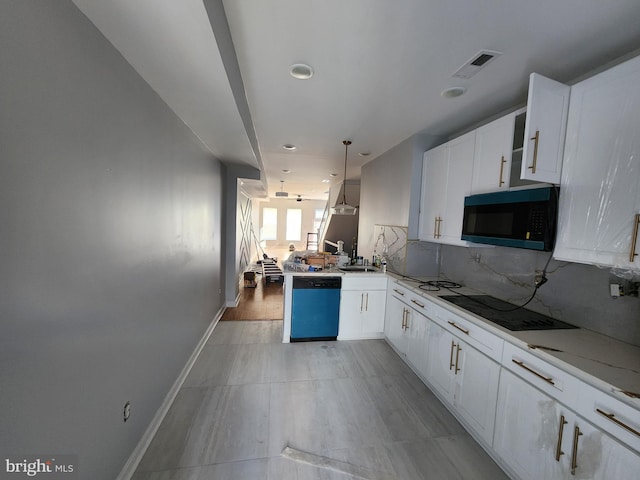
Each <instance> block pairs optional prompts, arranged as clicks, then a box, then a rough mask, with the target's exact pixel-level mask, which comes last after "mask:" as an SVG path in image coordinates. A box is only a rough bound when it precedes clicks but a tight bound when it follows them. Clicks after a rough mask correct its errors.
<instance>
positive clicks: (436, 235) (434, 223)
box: [433, 217, 440, 238]
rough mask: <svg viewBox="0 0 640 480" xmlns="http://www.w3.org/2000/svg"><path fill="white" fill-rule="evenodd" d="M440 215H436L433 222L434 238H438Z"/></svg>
mask: <svg viewBox="0 0 640 480" xmlns="http://www.w3.org/2000/svg"><path fill="white" fill-rule="evenodd" d="M439 218H440V217H435V219H434V222H433V238H438V219H439Z"/></svg>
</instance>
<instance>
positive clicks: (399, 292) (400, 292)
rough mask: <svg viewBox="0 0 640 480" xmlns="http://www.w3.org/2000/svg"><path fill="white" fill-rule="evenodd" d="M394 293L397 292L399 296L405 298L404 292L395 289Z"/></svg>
mask: <svg viewBox="0 0 640 480" xmlns="http://www.w3.org/2000/svg"><path fill="white" fill-rule="evenodd" d="M393 291H394V292H396V293H397V294H398V295H402V296H403V297H404V292H403V291H402V290H398V289H397V288H394V289H393Z"/></svg>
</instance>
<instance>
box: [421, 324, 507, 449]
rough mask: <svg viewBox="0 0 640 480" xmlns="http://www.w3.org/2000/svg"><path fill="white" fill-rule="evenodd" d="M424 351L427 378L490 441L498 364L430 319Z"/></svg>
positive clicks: (479, 433) (494, 408)
mask: <svg viewBox="0 0 640 480" xmlns="http://www.w3.org/2000/svg"><path fill="white" fill-rule="evenodd" d="M427 352H428V353H427V368H426V372H427V373H426V378H427V381H428V382H429V383H430V384H431V386H432V387H433V388H434V389H435V390H436V391H437V393H439V394H440V396H442V397H444V399H445V400H446V401H448V402H449V403H450V404H451V405H452V406H453V407H454V409H455V411H456V412H457V413H458V414H459V415H460V416H461V417H462V418H463V419H464V420H465V421H466V423H467V424H468V425H469V426H470V427H471V428H473V430H474V431H475V432H476V433H477V434H478V435H480V436H481V437H482V438H483V439H484V440H485V441H486V442H487V443H488V444H491V441H492V438H493V426H494V421H495V412H496V398H497V392H498V380H499V377H500V365H499V364H498V363H496V362H494V361H493V360H491V359H490V358H489V357H487V356H485V355H484V354H482V353H480V351H478V350H477V349H475V348H473V347H472V346H470V345H469V344H468V343H466V342H464V341H463V340H462V339H460V338H459V337H457V336H456V335H453V334H451V333H450V332H449V331H447V330H446V329H445V328H443V327H442V326H440V325H438V324H437V323H435V322H433V321H432V322H430V325H429V330H428V346H427Z"/></svg>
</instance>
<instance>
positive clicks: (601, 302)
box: [424, 242, 640, 346]
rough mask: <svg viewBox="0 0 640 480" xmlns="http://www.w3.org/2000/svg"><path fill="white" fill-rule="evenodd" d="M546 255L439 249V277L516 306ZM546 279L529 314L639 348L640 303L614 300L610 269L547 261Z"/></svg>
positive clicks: (525, 296)
mask: <svg viewBox="0 0 640 480" xmlns="http://www.w3.org/2000/svg"><path fill="white" fill-rule="evenodd" d="M424 243H426V242H424ZM425 251H427V252H431V251H432V249H428V248H426V249H425ZM550 255H551V254H550V253H549V252H535V251H531V250H523V249H518V248H507V247H487V248H482V247H480V248H464V247H454V246H449V245H443V246H441V247H440V275H441V276H443V277H444V278H447V279H449V280H452V281H455V282H459V283H462V284H464V285H465V286H468V287H471V288H475V289H477V290H480V291H482V292H484V293H487V294H489V295H493V296H495V297H498V298H501V299H504V300H507V301H509V302H512V303H515V304H520V303H524V302H525V301H526V300H527V299H528V298H529V297H530V296H531V294H532V293H533V290H534V279H535V271H536V270H542V269H543V268H544V266H545V263H546V262H547V260H548V259H549V256H550ZM547 278H548V281H547V283H545V284H544V285H542V286H541V287H540V288H539V289H538V292H537V293H536V296H535V298H534V299H533V300H532V301H531V303H529V304H528V305H527V308H528V309H531V310H534V311H537V312H540V313H544V314H545V315H549V316H551V317H554V318H557V319H560V320H564V321H566V322H568V323H572V324H574V325H576V326H578V327H581V328H586V329H589V330H593V331H596V332H599V333H602V334H605V335H608V336H610V337H613V338H616V339H619V340H622V341H624V342H627V343H631V344H633V345H638V346H640V298H638V297H620V298H617V299H613V298H612V297H611V296H610V293H609V284H610V283H611V282H612V278H613V277H612V276H611V272H610V270H609V269H608V268H606V269H604V268H597V267H595V266H591V265H582V264H578V263H569V262H561V261H556V260H553V259H551V261H550V262H549V266H548V268H547Z"/></svg>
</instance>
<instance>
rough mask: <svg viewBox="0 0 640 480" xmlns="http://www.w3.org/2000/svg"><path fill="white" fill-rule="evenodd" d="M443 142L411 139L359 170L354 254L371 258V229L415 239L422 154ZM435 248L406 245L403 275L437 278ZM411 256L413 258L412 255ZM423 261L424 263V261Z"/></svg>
mask: <svg viewBox="0 0 640 480" xmlns="http://www.w3.org/2000/svg"><path fill="white" fill-rule="evenodd" d="M443 141H444V138H439V137H434V136H431V135H414V136H413V137H411V138H408V139H407V140H405V141H404V142H402V143H400V144H398V145H396V146H395V147H393V148H392V149H391V150H389V151H387V152H385V153H383V154H382V155H380V156H379V157H376V158H375V159H374V160H372V161H371V162H368V163H366V164H365V165H363V167H362V179H361V185H360V205H361V208H360V221H359V225H358V252H359V254H360V255H363V256H364V257H365V258H371V257H372V255H373V249H374V243H375V239H374V238H373V235H374V226H375V225H393V226H402V227H408V238H409V240H412V239H416V238H417V237H418V218H419V215H420V188H421V184H422V156H423V153H424V152H425V151H426V150H428V149H429V148H432V147H433V146H435V145H438V144H439V143H442V142H443ZM437 250H438V248H437V246H433V245H431V244H424V245H415V242H409V245H408V249H407V266H408V267H412V268H413V267H416V268H417V269H418V270H419V272H418V271H417V270H408V271H407V272H406V273H407V274H417V273H423V274H424V273H425V271H428V272H427V273H428V274H430V275H437V264H436V263H435V260H436V258H437ZM414 253H415V255H414ZM425 259H426V260H425Z"/></svg>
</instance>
